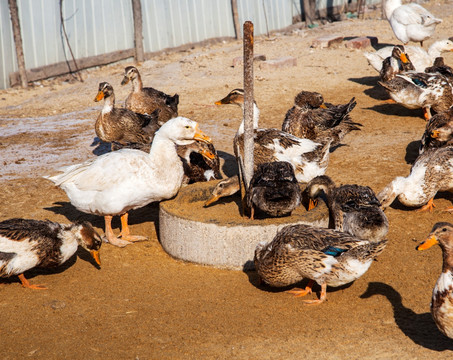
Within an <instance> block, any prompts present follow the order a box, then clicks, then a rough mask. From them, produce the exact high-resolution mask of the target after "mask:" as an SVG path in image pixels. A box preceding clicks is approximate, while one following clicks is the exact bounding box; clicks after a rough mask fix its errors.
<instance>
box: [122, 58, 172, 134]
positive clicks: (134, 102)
mask: <svg viewBox="0 0 453 360" xmlns="http://www.w3.org/2000/svg"><path fill="white" fill-rule="evenodd" d="M129 82H131V83H132V92H131V93H130V94H129V95H128V97H127V98H126V100H125V102H124V105H125V107H126V109H129V110H132V111H135V112H138V113H140V114H152V113H153V112H154V111H155V110H156V109H159V110H160V112H159V117H158V123H159V125H160V126H162V125H163V124H164V123H165V122H167V121H168V120H170V119H172V118H174V117H177V116H178V104H179V95H178V94H175V95H173V96H170V95H167V94H165V93H163V92H162V91H159V90H156V89H154V88H152V87H143V82H142V78H141V76H140V73H139V71H138V69H137V68H136V67H135V66H127V67H126V68H125V69H124V77H123V80H122V81H121V85H126V84H128V83H129Z"/></svg>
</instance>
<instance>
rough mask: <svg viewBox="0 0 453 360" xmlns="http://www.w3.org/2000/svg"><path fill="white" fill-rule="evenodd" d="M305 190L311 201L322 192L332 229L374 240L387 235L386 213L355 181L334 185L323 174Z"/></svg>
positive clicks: (370, 194) (365, 188)
mask: <svg viewBox="0 0 453 360" xmlns="http://www.w3.org/2000/svg"><path fill="white" fill-rule="evenodd" d="M305 191H306V193H307V194H308V197H309V198H310V199H312V200H315V199H316V198H317V197H318V196H320V194H321V191H322V192H324V193H325V195H326V198H327V206H328V207H329V211H330V216H331V219H332V223H333V226H334V228H335V230H339V231H345V232H348V233H350V234H351V235H353V236H355V237H357V238H359V239H366V240H373V241H378V240H380V239H383V238H384V237H385V236H386V235H387V232H388V227H389V223H388V219H387V216H386V215H385V214H384V212H383V211H382V209H381V208H380V205H381V204H380V202H379V200H378V199H377V197H376V195H375V193H374V191H373V190H372V189H371V188H370V187H368V186H362V185H356V184H353V185H341V186H338V187H337V186H336V185H335V183H334V181H333V180H332V179H331V178H330V177H328V176H327V175H323V176H318V177H316V178H314V179H313V180H312V181H310V182H309V183H308V184H307V187H306V189H305Z"/></svg>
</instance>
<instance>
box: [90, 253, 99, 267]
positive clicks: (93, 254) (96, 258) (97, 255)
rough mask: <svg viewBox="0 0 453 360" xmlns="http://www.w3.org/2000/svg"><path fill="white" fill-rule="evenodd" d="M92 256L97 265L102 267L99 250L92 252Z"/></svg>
mask: <svg viewBox="0 0 453 360" xmlns="http://www.w3.org/2000/svg"><path fill="white" fill-rule="evenodd" d="M90 254H91V256H92V257H93V259H94V261H96V264H98V265H99V266H101V258H100V257H99V251H98V250H91V251H90Z"/></svg>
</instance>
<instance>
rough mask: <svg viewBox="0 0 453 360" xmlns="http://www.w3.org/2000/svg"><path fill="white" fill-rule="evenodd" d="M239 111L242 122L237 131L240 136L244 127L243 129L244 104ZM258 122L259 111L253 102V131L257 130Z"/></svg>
mask: <svg viewBox="0 0 453 360" xmlns="http://www.w3.org/2000/svg"><path fill="white" fill-rule="evenodd" d="M241 109H242V114H243V115H242V122H241V125H240V126H239V129H238V135H241V134H243V133H244V127H245V124H244V120H245V119H244V104H242V105H241ZM259 120H260V110H259V109H258V106H257V105H256V103H255V102H253V129H258V123H259Z"/></svg>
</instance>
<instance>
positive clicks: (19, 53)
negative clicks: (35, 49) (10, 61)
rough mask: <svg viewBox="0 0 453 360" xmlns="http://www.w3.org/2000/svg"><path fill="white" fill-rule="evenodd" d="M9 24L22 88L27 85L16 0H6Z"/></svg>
mask: <svg viewBox="0 0 453 360" xmlns="http://www.w3.org/2000/svg"><path fill="white" fill-rule="evenodd" d="M8 5H9V12H10V15H11V24H12V26H13V36H14V44H15V45H16V57H17V66H18V67H19V75H20V81H21V85H22V87H23V88H27V87H28V80H27V72H26V70H25V57H24V49H23V47H22V35H21V32H20V22H19V10H18V8H17V0H8Z"/></svg>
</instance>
